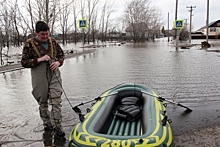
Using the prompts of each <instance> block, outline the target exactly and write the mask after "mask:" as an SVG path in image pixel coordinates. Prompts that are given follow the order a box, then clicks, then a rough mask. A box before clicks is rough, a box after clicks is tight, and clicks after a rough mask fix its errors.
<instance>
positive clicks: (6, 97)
mask: <svg viewBox="0 0 220 147" xmlns="http://www.w3.org/2000/svg"><path fill="white" fill-rule="evenodd" d="M71 48H75V46H71ZM199 48H200V46H194V47H192V48H191V49H179V50H178V51H176V49H175V47H173V44H170V43H168V42H167V41H166V40H165V39H159V40H156V41H155V42H147V43H145V44H138V45H134V44H130V43H126V44H122V45H121V46H119V45H117V44H116V45H113V44H111V45H107V47H103V48H97V49H96V51H95V52H94V53H91V54H87V55H83V56H79V57H77V58H68V59H66V60H65V63H64V65H63V66H62V67H61V68H60V70H61V72H62V79H63V89H64V91H65V94H66V95H65V94H63V95H62V98H63V107H62V113H63V127H64V130H65V132H66V138H68V136H69V133H70V131H71V129H72V128H73V126H74V125H75V124H76V123H77V122H79V120H78V116H77V115H76V114H75V112H74V111H73V110H72V106H75V105H77V104H79V103H82V102H86V101H88V100H92V99H94V98H96V97H98V96H99V95H100V94H101V93H102V92H104V91H106V90H108V89H110V88H112V87H114V86H116V85H118V84H121V83H139V84H144V85H146V86H148V87H150V88H152V89H154V90H156V91H157V92H158V93H160V95H161V96H162V97H164V98H167V99H170V100H173V101H175V102H178V103H180V104H182V105H184V106H187V107H189V108H191V109H193V112H191V113H189V114H185V113H184V110H185V108H182V107H179V106H175V105H173V104H168V108H167V111H168V116H169V118H170V119H171V120H172V123H171V127H172V130H173V135H174V138H175V136H178V135H181V134H183V133H185V132H190V131H193V130H197V129H200V128H203V127H207V126H212V125H215V124H219V123H220V118H219V117H220V112H219V111H220V107H219V105H220V53H218V52H207V51H205V50H199ZM64 49H70V46H68V47H64ZM214 49H220V48H214ZM79 50H80V49H79ZM31 90H32V89H31V77H30V70H29V69H22V70H17V71H13V72H7V73H5V74H0V100H1V103H0V120H1V121H0V146H1V144H2V147H13V146H14V147H23V146H27V147H41V146H42V147H43V146H67V144H68V143H67V142H65V141H57V140H55V139H53V137H52V136H51V135H52V134H45V133H44V130H43V126H42V121H41V119H40V117H39V111H38V105H37V103H36V101H35V100H34V98H33V96H32V94H31ZM81 108H82V109H84V108H85V107H81Z"/></svg>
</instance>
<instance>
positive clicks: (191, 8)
mask: <svg viewBox="0 0 220 147" xmlns="http://www.w3.org/2000/svg"><path fill="white" fill-rule="evenodd" d="M186 8H190V10H189V12H190V26H189V43H191V32H192V16H193V15H192V11H193V8H196V6H190V7H188V6H187V7H186Z"/></svg>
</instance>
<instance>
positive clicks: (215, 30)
mask: <svg viewBox="0 0 220 147" xmlns="http://www.w3.org/2000/svg"><path fill="white" fill-rule="evenodd" d="M206 35H207V29H206V26H204V27H202V28H200V29H198V30H197V31H196V32H194V33H191V36H192V39H205V38H206ZM208 35H209V38H210V39H220V20H217V21H213V22H211V23H209V25H208Z"/></svg>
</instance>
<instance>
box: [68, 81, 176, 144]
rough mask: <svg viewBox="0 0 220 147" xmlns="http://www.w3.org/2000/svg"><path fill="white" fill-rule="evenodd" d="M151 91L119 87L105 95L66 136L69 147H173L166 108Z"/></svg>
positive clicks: (139, 87)
mask: <svg viewBox="0 0 220 147" xmlns="http://www.w3.org/2000/svg"><path fill="white" fill-rule="evenodd" d="M158 98H159V95H158V94H157V93H156V92H155V91H153V90H152V89H150V88H148V87H146V86H145V85H141V84H134V83H126V84H121V85H118V86H116V87H113V88H111V89H110V90H108V91H106V92H104V93H103V94H102V95H101V96H100V97H98V98H96V99H95V100H96V102H95V103H94V105H92V107H91V108H90V109H89V110H88V111H87V112H88V113H87V114H86V115H83V114H81V111H80V109H79V108H78V106H80V105H78V106H76V107H74V108H73V109H74V110H75V111H76V112H77V113H78V114H79V116H80V118H81V119H80V120H81V122H80V123H78V124H76V125H75V126H74V128H73V130H72V131H71V133H70V136H69V147H172V146H174V143H173V135H172V130H171V126H170V122H171V121H170V120H169V119H168V116H167V111H166V105H165V104H164V102H163V101H161V100H160V99H158Z"/></svg>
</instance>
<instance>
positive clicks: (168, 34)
mask: <svg viewBox="0 0 220 147" xmlns="http://www.w3.org/2000/svg"><path fill="white" fill-rule="evenodd" d="M167 36H168V42H170V30H169V12H168V33H167Z"/></svg>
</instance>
